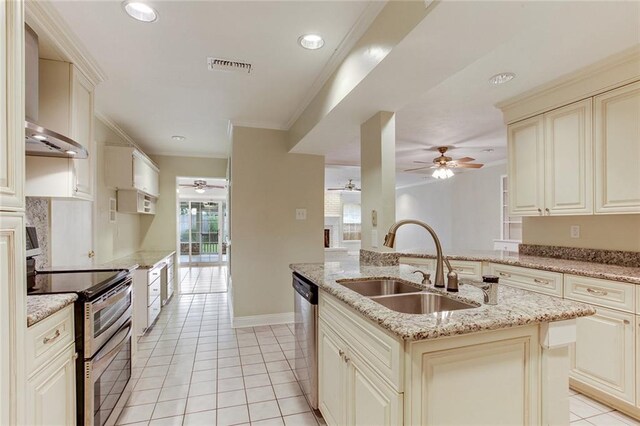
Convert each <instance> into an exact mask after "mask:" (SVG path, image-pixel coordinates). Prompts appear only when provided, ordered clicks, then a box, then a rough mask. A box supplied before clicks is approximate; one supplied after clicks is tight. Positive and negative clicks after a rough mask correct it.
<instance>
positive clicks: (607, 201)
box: [594, 82, 640, 214]
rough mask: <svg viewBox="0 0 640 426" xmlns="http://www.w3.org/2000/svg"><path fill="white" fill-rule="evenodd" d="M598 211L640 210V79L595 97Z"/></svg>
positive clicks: (602, 212) (621, 211) (601, 212)
mask: <svg viewBox="0 0 640 426" xmlns="http://www.w3.org/2000/svg"><path fill="white" fill-rule="evenodd" d="M594 108H595V114H594V117H595V118H594V119H595V126H594V128H595V188H596V203H595V204H596V213H600V214H604V213H639V212H640V167H639V166H638V165H639V164H640V126H638V123H639V122H640V82H637V83H633V84H629V85H627V86H624V87H621V88H619V89H616V90H612V91H610V92H607V93H604V94H602V95H600V96H596V97H595V98H594Z"/></svg>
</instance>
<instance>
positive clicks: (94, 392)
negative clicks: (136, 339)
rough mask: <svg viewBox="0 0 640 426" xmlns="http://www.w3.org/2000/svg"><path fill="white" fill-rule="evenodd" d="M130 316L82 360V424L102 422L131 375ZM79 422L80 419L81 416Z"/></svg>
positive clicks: (95, 425) (96, 425) (106, 417)
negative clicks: (89, 356) (90, 354)
mask: <svg viewBox="0 0 640 426" xmlns="http://www.w3.org/2000/svg"><path fill="white" fill-rule="evenodd" d="M131 330H132V326H131V319H130V318H129V321H127V322H126V323H125V324H124V325H123V326H121V327H120V328H119V329H118V330H117V331H116V332H115V334H114V335H113V336H112V337H111V338H110V339H109V340H108V341H107V343H106V344H105V345H104V346H103V347H102V348H100V349H99V350H98V352H97V353H96V354H95V355H94V356H93V358H91V359H85V360H84V361H83V363H84V369H83V372H84V375H83V377H84V379H83V380H84V386H83V387H84V420H83V423H84V425H94V426H103V425H104V424H105V423H106V422H107V419H108V418H109V416H110V415H111V413H112V412H113V410H114V408H115V407H116V404H117V403H118V400H119V399H120V396H121V395H122V393H123V392H124V390H125V387H126V386H127V383H128V382H129V379H130V378H131V334H132V333H131ZM78 420H79V423H80V419H78Z"/></svg>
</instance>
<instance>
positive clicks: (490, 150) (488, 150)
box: [482, 148, 493, 152]
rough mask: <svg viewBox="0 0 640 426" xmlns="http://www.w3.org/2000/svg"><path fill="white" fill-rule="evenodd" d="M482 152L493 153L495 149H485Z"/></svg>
mask: <svg viewBox="0 0 640 426" xmlns="http://www.w3.org/2000/svg"><path fill="white" fill-rule="evenodd" d="M482 152H493V148H487V149H483V150H482Z"/></svg>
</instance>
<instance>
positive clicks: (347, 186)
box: [327, 179, 360, 191]
mask: <svg viewBox="0 0 640 426" xmlns="http://www.w3.org/2000/svg"><path fill="white" fill-rule="evenodd" d="M327 191H360V188H358V187H357V186H356V184H355V183H353V179H349V182H347V183H346V184H345V185H344V186H343V187H341V188H327Z"/></svg>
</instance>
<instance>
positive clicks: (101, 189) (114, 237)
mask: <svg viewBox="0 0 640 426" xmlns="http://www.w3.org/2000/svg"><path fill="white" fill-rule="evenodd" d="M94 137H95V140H96V152H95V155H96V197H95V203H96V205H95V207H96V213H95V218H94V221H95V224H94V227H95V229H96V232H95V238H96V241H95V244H94V245H95V252H96V261H97V262H98V263H101V262H108V261H110V260H113V259H117V258H119V257H122V256H126V255H128V254H131V253H133V252H135V251H137V250H139V249H140V244H141V238H140V215H137V214H127V213H116V223H111V222H109V198H116V191H115V190H114V189H110V188H107V187H106V186H105V181H104V176H105V164H104V161H103V158H104V154H103V153H104V147H105V145H108V144H111V145H126V144H127V142H126V141H125V140H123V139H122V138H121V137H120V136H118V135H117V134H116V133H114V132H113V131H112V130H111V129H110V128H108V127H107V126H106V125H105V124H104V123H103V122H102V121H100V120H98V119H95V120H94Z"/></svg>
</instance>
